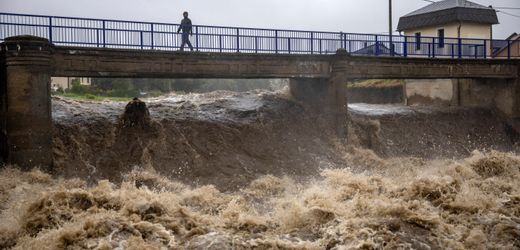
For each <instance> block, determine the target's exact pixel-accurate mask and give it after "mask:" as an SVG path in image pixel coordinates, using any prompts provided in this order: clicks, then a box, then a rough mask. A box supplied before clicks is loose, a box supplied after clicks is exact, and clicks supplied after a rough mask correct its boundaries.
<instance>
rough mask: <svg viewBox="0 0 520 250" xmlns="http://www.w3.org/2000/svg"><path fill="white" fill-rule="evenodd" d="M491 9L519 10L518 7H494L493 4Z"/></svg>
mask: <svg viewBox="0 0 520 250" xmlns="http://www.w3.org/2000/svg"><path fill="white" fill-rule="evenodd" d="M493 9H499V10H520V8H518V7H495V6H493Z"/></svg>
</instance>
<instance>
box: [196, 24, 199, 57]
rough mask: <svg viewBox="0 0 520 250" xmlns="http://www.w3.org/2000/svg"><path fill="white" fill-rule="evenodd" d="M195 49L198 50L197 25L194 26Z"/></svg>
mask: <svg viewBox="0 0 520 250" xmlns="http://www.w3.org/2000/svg"><path fill="white" fill-rule="evenodd" d="M195 50H196V51H199V26H195Z"/></svg>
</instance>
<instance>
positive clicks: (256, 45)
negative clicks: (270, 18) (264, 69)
mask: <svg viewBox="0 0 520 250" xmlns="http://www.w3.org/2000/svg"><path fill="white" fill-rule="evenodd" d="M255 53H257V54H258V36H255Z"/></svg>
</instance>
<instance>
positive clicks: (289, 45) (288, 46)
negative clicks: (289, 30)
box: [287, 37, 291, 54]
mask: <svg viewBox="0 0 520 250" xmlns="http://www.w3.org/2000/svg"><path fill="white" fill-rule="evenodd" d="M287 51H288V52H289V54H291V38H290V37H288V38H287Z"/></svg>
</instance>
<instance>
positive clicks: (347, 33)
mask: <svg viewBox="0 0 520 250" xmlns="http://www.w3.org/2000/svg"><path fill="white" fill-rule="evenodd" d="M0 15H11V16H28V17H41V18H62V19H73V20H84V21H99V22H103V21H105V22H121V23H133V24H148V25H150V24H152V25H174V26H179V25H180V24H178V23H165V22H149V21H129V20H120V19H100V18H87V17H66V16H50V15H36V14H20V13H7V12H0ZM0 24H16V25H24V24H19V23H4V22H1V23H0ZM28 25H31V26H42V27H47V26H46V25H43V24H28ZM193 26H194V27H203V28H222V29H244V30H261V31H279V32H280V31H281V32H301V33H314V34H316V33H321V34H334V35H339V34H344V35H360V36H379V37H389V35H388V34H373V33H357V32H343V31H319V30H299V29H270V28H256V27H243V26H215V25H205V24H194V25H193ZM53 27H63V28H65V27H67V28H69V27H70V28H72V27H74V26H59V25H53ZM74 28H89V27H74ZM91 29H101V28H91ZM113 30H119V29H113ZM120 30H123V29H120ZM128 31H131V30H128ZM134 31H141V30H134ZM393 37H394V38H398V37H408V38H415V36H405V35H401V34H394V35H393ZM421 39H439V37H436V36H421ZM444 39H459V38H457V37H444ZM463 39H464V40H475V41H479V40H480V41H481V40H483V39H481V38H463ZM485 40H490V39H485ZM493 40H496V41H503V40H500V39H493Z"/></svg>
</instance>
